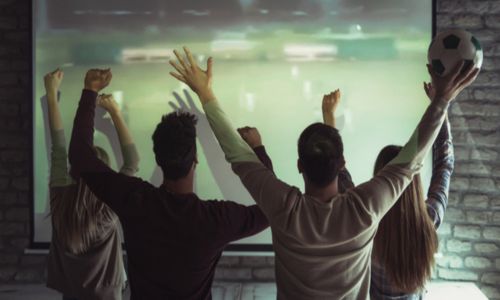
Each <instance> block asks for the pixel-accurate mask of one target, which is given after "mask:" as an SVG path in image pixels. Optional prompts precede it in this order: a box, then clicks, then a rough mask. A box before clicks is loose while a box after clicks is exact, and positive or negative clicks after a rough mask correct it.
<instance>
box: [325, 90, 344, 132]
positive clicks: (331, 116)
mask: <svg viewBox="0 0 500 300" xmlns="http://www.w3.org/2000/svg"><path fill="white" fill-rule="evenodd" d="M339 103H340V90H339V89H336V90H335V91H333V92H331V93H330V94H327V95H324V96H323V103H322V105H321V108H322V111H323V122H324V123H325V124H327V125H330V126H332V127H335V111H336V110H337V106H338V105H339Z"/></svg>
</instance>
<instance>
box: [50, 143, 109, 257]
mask: <svg viewBox="0 0 500 300" xmlns="http://www.w3.org/2000/svg"><path fill="white" fill-rule="evenodd" d="M94 148H95V151H96V153H97V157H98V158H99V159H101V160H102V161H103V162H104V163H106V164H107V165H109V156H108V154H107V153H106V151H105V150H104V149H102V148H100V147H94ZM67 197H71V198H73V199H67ZM51 216H52V226H53V227H54V231H55V232H56V234H57V238H58V240H59V241H60V242H61V243H62V244H63V245H64V246H65V247H66V249H67V251H69V252H70V253H72V254H75V255H79V254H83V253H85V252H87V251H88V250H89V249H90V248H91V247H92V245H94V244H95V243H96V242H97V241H98V240H99V239H100V238H102V237H103V236H105V235H106V234H107V233H108V232H109V231H110V230H114V229H116V226H117V225H116V224H117V222H118V217H117V216H116V215H115V214H114V212H113V211H112V210H111V209H110V208H109V207H108V206H107V205H106V204H105V203H104V202H102V201H101V200H99V199H98V198H97V197H96V196H95V195H94V194H93V193H92V191H90V189H89V188H88V187H87V185H86V184H85V183H84V182H83V180H82V179H80V180H78V184H77V185H76V186H75V187H74V189H71V190H66V194H65V195H64V197H63V199H59V201H52V202H51Z"/></svg>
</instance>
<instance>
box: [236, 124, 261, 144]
mask: <svg viewBox="0 0 500 300" xmlns="http://www.w3.org/2000/svg"><path fill="white" fill-rule="evenodd" d="M237 130H238V133H239V134H240V136H241V138H242V139H243V140H244V141H245V142H246V143H247V144H248V146H250V147H251V148H252V149H253V148H257V147H259V146H262V138H261V137H260V133H259V131H258V130H257V128H255V127H249V126H246V127H242V128H238V129H237Z"/></svg>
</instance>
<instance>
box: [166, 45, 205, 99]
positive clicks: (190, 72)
mask: <svg viewBox="0 0 500 300" xmlns="http://www.w3.org/2000/svg"><path fill="white" fill-rule="evenodd" d="M184 52H185V54H186V57H183V56H182V55H181V54H179V52H177V50H174V54H175V56H176V57H177V62H176V61H173V60H171V61H170V64H171V65H172V67H174V68H175V70H176V71H177V72H178V73H175V72H170V75H172V76H173V77H174V78H176V79H177V80H179V81H182V82H184V83H185V84H187V85H188V86H189V88H191V90H193V92H195V93H196V94H198V97H199V98H200V100H201V102H202V103H206V102H209V101H211V100H214V99H215V97H214V95H213V92H212V63H213V60H212V58H211V57H209V58H208V60H207V69H206V70H202V69H201V68H200V67H199V66H198V63H197V62H196V60H195V59H194V58H193V55H192V54H191V51H189V49H188V48H186V47H184Z"/></svg>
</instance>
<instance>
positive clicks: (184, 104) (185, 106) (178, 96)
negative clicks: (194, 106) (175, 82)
mask: <svg viewBox="0 0 500 300" xmlns="http://www.w3.org/2000/svg"><path fill="white" fill-rule="evenodd" d="M172 95H174V97H175V99H176V100H177V103H179V105H180V109H183V110H185V111H188V110H189V108H188V106H187V105H186V102H185V101H184V99H182V97H181V95H179V94H178V93H177V92H173V93H172Z"/></svg>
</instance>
